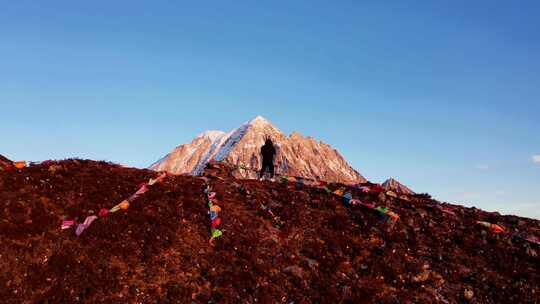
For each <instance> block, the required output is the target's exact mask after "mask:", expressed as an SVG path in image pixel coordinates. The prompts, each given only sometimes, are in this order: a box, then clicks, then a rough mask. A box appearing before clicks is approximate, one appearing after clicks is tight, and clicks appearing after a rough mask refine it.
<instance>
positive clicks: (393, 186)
mask: <svg viewBox="0 0 540 304" xmlns="http://www.w3.org/2000/svg"><path fill="white" fill-rule="evenodd" d="M382 187H383V188H384V189H385V190H389V191H394V192H396V193H399V194H414V192H413V191H412V190H411V189H409V188H408V187H407V186H405V185H403V184H402V183H400V182H398V181H397V180H395V179H393V178H389V179H387V180H386V181H385V182H384V183H382Z"/></svg>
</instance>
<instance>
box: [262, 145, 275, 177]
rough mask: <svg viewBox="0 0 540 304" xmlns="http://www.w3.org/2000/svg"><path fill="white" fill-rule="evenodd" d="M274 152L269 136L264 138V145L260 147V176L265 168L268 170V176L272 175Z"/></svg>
mask: <svg viewBox="0 0 540 304" xmlns="http://www.w3.org/2000/svg"><path fill="white" fill-rule="evenodd" d="M275 154H276V149H275V148H274V144H273V143H272V140H271V139H270V138H267V139H266V142H265V143H264V146H262V147H261V156H262V169H261V173H260V176H259V177H260V178H262V177H263V176H264V173H265V172H266V169H268V171H269V172H270V177H271V178H273V177H274V155H275Z"/></svg>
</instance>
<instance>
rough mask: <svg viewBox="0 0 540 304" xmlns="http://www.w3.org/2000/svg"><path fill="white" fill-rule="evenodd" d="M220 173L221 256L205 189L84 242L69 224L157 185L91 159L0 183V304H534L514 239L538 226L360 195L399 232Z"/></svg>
mask: <svg viewBox="0 0 540 304" xmlns="http://www.w3.org/2000/svg"><path fill="white" fill-rule="evenodd" d="M217 171H220V170H213V171H212V170H209V171H208V172H209V174H212V172H213V174H216V172H217ZM221 171H222V172H221V173H220V174H219V175H220V176H221V177H220V178H213V177H211V178H210V179H209V183H210V185H211V187H212V188H213V189H214V190H215V191H216V192H217V198H218V201H219V203H218V204H219V205H220V206H221V207H222V209H223V210H222V212H221V213H220V217H221V218H222V226H221V229H222V230H223V236H222V237H221V238H220V239H218V240H217V241H216V245H215V247H211V246H209V244H208V239H209V228H210V220H209V218H208V215H207V207H206V205H205V202H204V193H203V189H204V181H203V179H201V178H195V177H188V176H174V177H169V178H167V179H166V180H165V181H164V182H163V183H161V184H157V185H154V186H152V188H151V189H150V191H148V192H147V193H146V194H144V195H142V196H141V197H140V198H138V199H137V200H135V201H134V202H133V203H132V204H131V206H130V208H129V209H128V210H127V211H119V212H117V213H115V214H112V215H110V216H109V217H106V218H100V219H98V220H96V221H95V222H94V223H93V224H92V225H91V226H90V227H89V228H88V229H87V230H86V231H85V232H84V233H83V234H82V235H81V236H80V237H76V236H75V233H74V231H73V229H68V230H60V223H61V221H62V218H63V217H64V216H65V217H67V218H77V219H78V220H79V221H82V220H84V218H85V217H86V216H87V215H89V214H92V213H94V214H95V213H97V212H98V211H99V209H100V208H110V207H112V206H114V205H116V204H117V203H119V202H120V201H122V200H123V199H125V198H127V197H128V196H130V195H131V194H132V193H134V192H135V191H136V190H137V188H138V185H139V184H140V183H141V182H144V181H147V180H148V178H150V177H154V176H156V173H155V172H151V171H148V170H139V169H130V168H124V167H121V166H118V165H113V164H109V163H105V162H94V161H83V160H66V161H60V162H52V163H46V164H42V165H37V166H31V167H28V168H24V169H22V170H15V171H12V172H4V171H1V172H0V269H1V270H2V271H1V272H0V299H1V300H0V302H4V303H21V302H32V303H33V302H42V303H44V302H47V303H72V302H82V303H100V302H106V303H119V302H126V303H156V302H161V303H190V302H192V301H193V302H195V303H242V302H245V303H467V302H470V303H537V302H539V300H538V299H539V296H540V267H539V259H538V252H539V249H538V248H537V247H535V245H533V244H529V243H526V242H523V241H519V240H518V239H516V238H513V237H512V235H513V234H514V233H516V232H527V233H530V234H533V235H538V234H539V232H540V223H539V222H538V221H535V220H531V219H526V218H519V217H515V216H501V215H499V214H498V213H487V212H484V211H481V210H478V209H475V208H464V207H460V206H450V205H445V206H447V207H453V208H454V212H455V213H456V215H457V216H456V217H453V216H451V215H449V214H446V213H443V212H441V210H439V209H437V208H436V207H437V206H439V203H438V202H436V201H434V200H431V199H430V198H428V197H427V196H425V197H422V196H410V198H411V201H410V202H406V201H402V200H397V199H390V198H388V199H387V198H384V197H377V196H376V195H372V194H366V195H364V194H361V193H360V192H359V191H357V190H355V189H353V190H352V191H353V195H354V197H355V198H360V199H362V200H364V201H372V202H375V203H376V204H377V205H382V206H388V207H389V208H390V209H391V210H393V211H395V212H396V213H398V214H399V215H400V217H401V218H400V220H399V221H398V222H397V223H396V224H395V225H394V226H393V227H392V226H390V225H389V224H387V223H385V222H384V221H383V220H381V219H380V217H379V215H378V214H376V213H374V212H373V211H371V210H367V209H364V208H362V207H353V208H351V209H350V210H349V209H347V208H345V207H344V206H343V204H342V202H341V200H340V198H339V197H337V196H336V195H333V194H327V193H326V192H325V191H324V190H322V189H317V188H312V187H305V186H304V187H300V188H297V186H296V185H295V184H294V183H288V184H282V183H277V182H276V183H273V182H259V181H253V180H235V179H233V178H232V177H230V176H229V175H228V174H227V172H223V171H224V170H221ZM225 171H226V170H225ZM223 173H225V174H223ZM334 187H335V185H330V188H332V189H335V188H334ZM261 204H264V205H265V206H269V207H270V208H271V210H272V212H273V213H274V214H275V215H276V216H279V219H275V218H272V216H271V215H270V214H269V213H268V212H267V211H265V210H263V209H262V208H261V207H260V205H261ZM476 220H483V221H489V222H492V223H497V224H500V225H503V226H505V227H506V229H507V233H504V234H499V235H497V234H493V233H491V232H490V231H488V230H486V229H485V228H483V227H481V226H479V225H476V224H475V221H476Z"/></svg>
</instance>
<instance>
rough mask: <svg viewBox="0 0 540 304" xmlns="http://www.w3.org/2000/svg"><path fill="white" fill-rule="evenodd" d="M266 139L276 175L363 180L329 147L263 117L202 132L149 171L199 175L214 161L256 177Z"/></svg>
mask: <svg viewBox="0 0 540 304" xmlns="http://www.w3.org/2000/svg"><path fill="white" fill-rule="evenodd" d="M268 137H270V138H272V141H273V142H274V144H275V147H276V150H277V153H276V156H275V158H274V165H275V171H276V173H277V174H280V175H287V176H300V177H305V178H313V179H317V180H324V181H334V182H341V183H345V184H356V183H362V182H365V181H366V179H365V178H364V177H363V176H362V175H361V174H360V173H358V172H357V171H356V170H354V168H352V167H351V166H350V165H349V164H348V163H347V161H346V160H345V159H344V158H343V157H342V156H341V155H340V154H339V152H337V151H336V150H335V149H333V148H332V147H330V146H329V145H327V144H323V143H321V142H318V141H316V140H314V139H313V138H311V137H303V136H302V135H301V134H300V133H298V132H294V133H293V134H291V136H288V137H287V136H285V135H284V134H283V133H282V132H281V131H280V130H279V129H278V128H276V127H275V126H274V125H272V124H271V123H270V122H269V121H268V120H267V119H265V118H264V117H262V116H257V117H255V118H253V119H252V120H250V121H248V122H246V123H244V124H242V125H241V126H240V127H238V128H236V129H234V130H232V131H230V132H227V133H225V132H222V131H207V132H204V133H202V134H200V135H199V136H198V138H200V139H201V140H196V141H195V140H194V141H192V142H191V143H189V144H183V145H180V146H177V147H176V149H174V150H173V151H172V152H171V153H169V154H167V155H166V156H165V157H164V158H162V159H161V160H159V161H157V162H156V163H154V164H153V165H152V166H151V167H150V168H151V169H153V170H160V171H168V172H171V173H174V174H182V173H187V174H193V175H200V174H202V172H203V170H204V168H205V166H206V164H207V163H208V162H210V161H212V160H216V161H222V162H225V163H228V164H232V165H233V166H242V167H245V168H247V170H241V171H240V170H239V171H238V172H235V174H236V175H237V177H239V178H257V176H258V174H257V170H259V169H260V168H261V164H262V159H261V155H260V153H261V152H260V149H261V146H262V145H263V144H264V141H265V138H268ZM207 139H209V140H207Z"/></svg>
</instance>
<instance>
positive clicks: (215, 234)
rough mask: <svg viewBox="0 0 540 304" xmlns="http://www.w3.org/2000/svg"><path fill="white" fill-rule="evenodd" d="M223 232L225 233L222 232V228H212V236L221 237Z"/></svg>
mask: <svg viewBox="0 0 540 304" xmlns="http://www.w3.org/2000/svg"><path fill="white" fill-rule="evenodd" d="M222 234H223V232H221V230H219V229H213V230H212V237H214V238H217V237H220V236H221V235H222Z"/></svg>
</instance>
